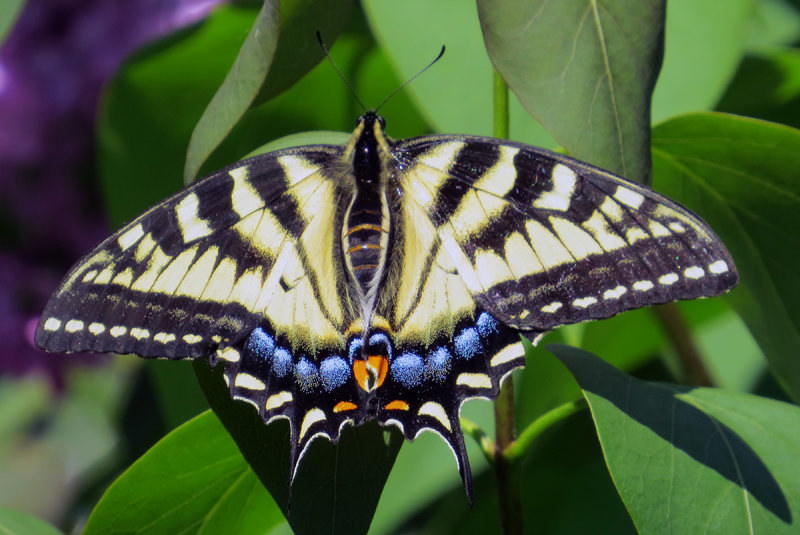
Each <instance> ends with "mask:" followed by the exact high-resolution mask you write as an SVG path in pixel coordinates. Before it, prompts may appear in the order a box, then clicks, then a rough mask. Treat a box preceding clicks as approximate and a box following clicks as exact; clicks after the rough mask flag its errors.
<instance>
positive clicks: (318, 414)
mask: <svg viewBox="0 0 800 535" xmlns="http://www.w3.org/2000/svg"><path fill="white" fill-rule="evenodd" d="M326 418H327V417H326V416H325V413H324V412H322V409H317V408H314V409H311V410H310V411H308V412H307V413H306V415H305V416H303V423H302V425H300V435H299V436H298V437H297V440H298V441H300V440H303V437H304V436H305V435H306V433H308V430H309V429H310V428H311V426H312V425H314V424H315V423H317V422H321V421H322V420H325V419H326Z"/></svg>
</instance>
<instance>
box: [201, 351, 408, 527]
mask: <svg viewBox="0 0 800 535" xmlns="http://www.w3.org/2000/svg"><path fill="white" fill-rule="evenodd" d="M194 368H195V372H196V373H197V377H198V379H199V380H200V384H201V385H202V387H203V391H204V392H205V393H206V397H207V398H208V401H209V404H210V405H211V407H212V408H213V409H214V411H215V412H216V413H217V414H218V415H219V418H220V420H221V421H222V422H223V423H224V425H225V428H226V429H227V430H228V432H229V433H230V434H231V436H232V437H233V438H234V440H235V441H236V443H237V444H238V446H239V449H240V450H241V452H242V455H243V456H244V458H245V459H247V462H248V463H249V464H250V466H251V467H252V469H253V470H254V472H255V473H256V475H257V476H258V478H259V479H260V480H261V482H262V483H263V485H264V486H265V487H266V488H267V489H268V490H269V491H270V494H271V495H272V496H273V498H274V499H275V501H276V502H277V503H278V505H279V506H280V508H281V509H282V510H283V512H284V514H286V515H287V516H288V518H289V523H290V525H291V526H292V530H293V531H294V532H295V533H297V534H304V533H312V534H313V533H320V532H323V531H324V532H326V533H366V532H367V530H368V529H369V525H370V521H371V520H372V516H373V514H374V512H375V508H376V507H377V505H378V499H379V498H380V496H381V491H382V490H383V486H384V484H385V483H386V479H387V478H388V476H389V472H390V470H391V468H392V465H393V464H394V460H395V457H396V456H397V453H398V451H399V449H400V446H401V445H402V443H403V439H402V435H401V434H400V432H399V431H397V430H396V429H394V428H390V429H383V428H381V427H380V426H378V425H377V423H376V422H374V421H373V422H370V423H368V424H365V425H362V426H360V427H353V426H345V428H344V429H343V430H342V436H341V437H340V439H339V443H338V444H337V445H334V444H332V443H331V442H329V441H328V440H324V439H319V440H315V441H313V442H312V444H311V446H310V447H309V449H308V451H306V453H305V455H304V456H303V459H302V461H301V463H300V465H299V467H298V470H297V473H296V475H295V477H294V481H293V484H292V490H291V498H290V493H289V477H290V475H289V426H288V425H287V422H286V420H284V419H279V420H277V421H276V422H274V423H272V424H270V425H264V422H263V421H262V420H261V417H260V416H259V415H258V413H257V412H256V411H255V410H254V408H253V407H252V406H251V405H249V404H247V403H243V402H241V401H236V400H234V399H232V398H231V396H230V393H229V391H228V388H227V387H226V386H225V383H224V381H223V380H222V377H221V374H220V371H221V369H218V370H211V369H210V368H209V367H208V365H207V364H206V363H205V362H199V361H195V363H194ZM354 489H358V490H357V492H354Z"/></svg>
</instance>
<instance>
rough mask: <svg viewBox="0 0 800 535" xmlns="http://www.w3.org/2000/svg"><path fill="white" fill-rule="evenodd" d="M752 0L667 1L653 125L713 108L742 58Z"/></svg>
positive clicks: (749, 21) (751, 18) (752, 16)
mask: <svg viewBox="0 0 800 535" xmlns="http://www.w3.org/2000/svg"><path fill="white" fill-rule="evenodd" d="M753 3H754V0H727V1H726V2H725V3H724V4H722V3H720V2H719V0H691V1H678V0H673V1H670V2H667V26H666V45H667V46H666V49H665V51H664V65H663V67H662V69H661V74H660V76H659V78H658V83H657V84H656V88H655V92H654V93H653V121H655V122H658V121H663V120H664V119H667V118H669V117H672V116H673V115H677V114H679V113H686V112H690V111H698V110H710V109H712V108H713V107H714V105H715V104H716V103H717V101H718V100H719V98H720V97H721V96H722V94H723V93H724V91H725V88H726V87H727V86H728V84H729V83H730V81H731V78H732V77H733V75H734V74H735V72H736V67H737V65H738V64H739V62H740V61H741V59H742V56H743V54H744V47H745V42H746V39H745V37H746V35H747V30H748V27H749V26H750V25H751V24H752V23H753V21H754V20H755V19H756V17H754V13H753Z"/></svg>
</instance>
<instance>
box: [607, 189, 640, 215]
mask: <svg viewBox="0 0 800 535" xmlns="http://www.w3.org/2000/svg"><path fill="white" fill-rule="evenodd" d="M614 198H615V199H617V200H618V201H619V202H621V203H622V204H625V205H627V206H630V207H631V208H633V209H634V210H638V209H639V207H640V206H641V205H642V203H643V202H644V195H642V194H641V193H637V192H635V191H633V190H632V189H628V188H626V187H623V186H617V191H616V193H614Z"/></svg>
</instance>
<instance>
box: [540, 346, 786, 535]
mask: <svg viewBox="0 0 800 535" xmlns="http://www.w3.org/2000/svg"><path fill="white" fill-rule="evenodd" d="M548 349H550V350H551V351H552V352H553V353H555V354H556V356H558V358H559V359H561V361H562V362H563V363H564V364H565V365H566V366H567V367H568V368H569V370H570V372H571V373H572V374H573V375H574V376H575V378H576V379H577V381H578V383H579V384H580V386H581V388H582V389H583V391H584V395H585V397H586V399H587V401H588V402H589V406H590V408H591V410H592V417H593V418H594V421H595V426H596V427H597V434H598V437H599V439H600V443H601V445H602V447H603V453H604V455H605V458H606V463H607V465H608V469H609V471H610V472H611V476H612V477H613V479H614V483H615V484H616V486H617V489H618V491H619V493H620V496H621V497H622V499H623V501H624V502H625V504H626V506H627V508H628V511H629V512H630V514H631V517H632V518H633V520H634V523H635V524H636V526H637V529H638V530H639V532H640V533H648V534H650V533H699V532H709V531H710V532H714V533H776V534H777V533H793V532H796V526H795V524H796V523H797V518H798V514H800V464H798V463H797V458H798V455H800V408H798V407H796V406H794V405H790V404H787V403H782V402H778V401H773V400H769V399H766V398H759V397H756V396H752V395H748V394H740V393H734V392H727V391H723V390H719V389H709V388H701V389H694V390H692V389H687V388H682V387H678V386H676V385H668V384H661V383H647V382H643V381H638V380H636V379H634V378H633V377H631V376H628V375H626V374H624V373H623V372H621V371H619V370H617V369H616V368H614V367H613V366H611V365H610V364H607V363H606V362H604V361H603V360H601V359H599V358H597V357H595V356H594V355H591V354H590V353H587V352H585V351H582V350H579V349H576V348H572V347H568V346H548Z"/></svg>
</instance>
